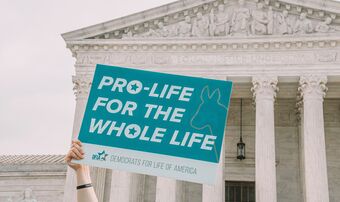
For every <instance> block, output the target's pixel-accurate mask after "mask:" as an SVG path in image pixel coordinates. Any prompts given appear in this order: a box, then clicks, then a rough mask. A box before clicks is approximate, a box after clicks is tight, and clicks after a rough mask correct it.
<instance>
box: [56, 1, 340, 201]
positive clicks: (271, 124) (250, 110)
mask: <svg viewBox="0 0 340 202" xmlns="http://www.w3.org/2000/svg"><path fill="white" fill-rule="evenodd" d="M136 3H143V2H142V1H138V2H137V1H136ZM117 6H119V5H117ZM62 36H63V38H64V39H65V41H66V44H67V48H68V49H70V50H71V52H72V55H73V57H74V58H75V59H76V63H75V72H76V73H75V75H74V77H73V82H74V91H75V95H76V111H75V119H74V130H73V138H76V136H77V134H78V132H79V128H80V124H81V121H82V117H83V113H84V109H85V105H86V99H87V96H88V92H89V88H90V86H91V80H92V77H93V72H94V68H95V65H96V64H98V63H99V64H108V65H116V66H123V67H133V68H137V69H144V70H151V71H156V72H165V73H172V74H180V75H189V76H195V77H205V78H213V79H220V80H231V81H233V83H234V87H233V94H232V98H231V104H230V108H229V115H228V122H227V127H226V131H225V145H224V148H225V149H224V152H223V156H222V160H221V163H220V167H219V171H218V173H217V174H218V176H219V177H218V180H217V182H216V185H215V186H213V187H210V186H208V185H201V184H195V183H189V182H184V181H176V180H172V179H167V178H162V177H154V176H147V175H141V174H133V173H126V172H121V171H112V170H109V169H101V168H92V170H91V172H92V177H93V183H94V186H95V190H96V192H97V195H98V198H99V200H100V201H111V202H128V201H130V202H142V201H145V202H151V201H157V202H189V201H190V202H201V201H202V202H222V201H230V202H231V201H233V202H235V201H242V202H243V201H255V200H256V201H257V202H276V201H280V202H300V201H306V202H329V201H331V202H338V201H340V158H339V157H340V3H339V2H336V1H329V0H249V1H247V0H224V1H223V0H181V1H176V2H174V3H170V4H167V5H164V6H160V7H157V8H153V9H150V10H146V11H143V12H140V13H136V14H133V15H129V16H126V17H122V18H118V19H114V20H112V21H108V22H104V23H100V24H97V25H93V26H89V27H86V28H82V29H79V30H75V31H72V32H69V33H65V34H63V35H62ZM70 68H72V67H70ZM241 102H242V104H241ZM241 112H242V114H241ZM240 136H242V141H243V142H244V144H245V149H244V148H243V149H242V148H240V151H239V152H244V155H242V154H240V153H238V151H237V144H238V143H239V142H240ZM70 138H71V137H70ZM239 146H242V145H240V144H239ZM237 156H239V158H240V159H238V158H237ZM243 157H245V158H244V159H242V158H243ZM75 186H76V185H75V178H74V173H73V172H72V171H71V170H68V172H67V179H66V186H65V191H64V201H66V202H70V201H75V195H76V194H75V193H76V191H75Z"/></svg>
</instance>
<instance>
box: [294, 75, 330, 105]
mask: <svg viewBox="0 0 340 202" xmlns="http://www.w3.org/2000/svg"><path fill="white" fill-rule="evenodd" d="M326 84H327V76H325V75H307V76H301V77H300V87H299V88H298V91H299V92H300V97H302V98H303V100H304V101H306V100H310V99H322V100H323V98H324V97H325V96H326V92H327V90H328V88H327V86H326Z"/></svg>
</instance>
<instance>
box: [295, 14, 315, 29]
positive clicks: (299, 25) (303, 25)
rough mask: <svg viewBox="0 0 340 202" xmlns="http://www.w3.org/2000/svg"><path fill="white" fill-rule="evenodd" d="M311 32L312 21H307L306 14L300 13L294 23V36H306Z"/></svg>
mask: <svg viewBox="0 0 340 202" xmlns="http://www.w3.org/2000/svg"><path fill="white" fill-rule="evenodd" d="M311 32H313V26H312V21H311V20H309V19H307V17H306V13H301V14H300V17H299V19H298V20H297V21H296V22H295V26H294V33H295V34H308V33H311Z"/></svg>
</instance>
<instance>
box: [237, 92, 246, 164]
mask: <svg viewBox="0 0 340 202" xmlns="http://www.w3.org/2000/svg"><path fill="white" fill-rule="evenodd" d="M245 158H246V144H244V142H243V141H242V98H241V105H240V141H239V142H238V143H237V159H240V160H243V159H245Z"/></svg>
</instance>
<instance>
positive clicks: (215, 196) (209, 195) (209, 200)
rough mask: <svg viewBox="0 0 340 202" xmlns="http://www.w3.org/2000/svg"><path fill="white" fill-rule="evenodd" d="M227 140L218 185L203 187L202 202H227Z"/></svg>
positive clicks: (220, 163) (217, 178) (218, 171)
mask: <svg viewBox="0 0 340 202" xmlns="http://www.w3.org/2000/svg"><path fill="white" fill-rule="evenodd" d="M224 141H225V139H223V144H222V148H221V152H222V153H221V157H220V162H219V163H218V169H217V175H216V184H215V185H203V189H202V202H224V201H225V180H224V164H225V142H224Z"/></svg>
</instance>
